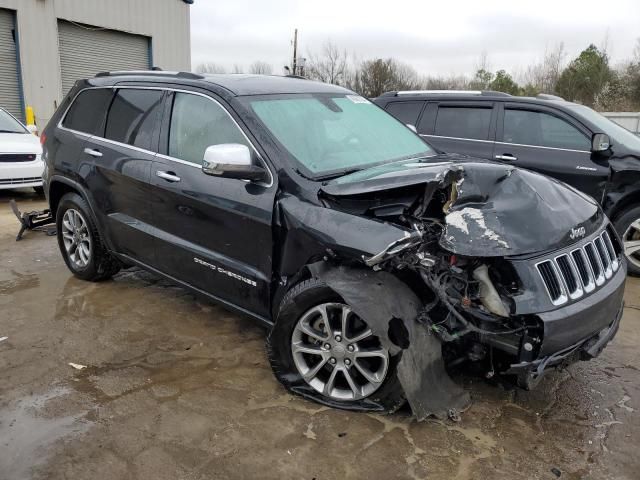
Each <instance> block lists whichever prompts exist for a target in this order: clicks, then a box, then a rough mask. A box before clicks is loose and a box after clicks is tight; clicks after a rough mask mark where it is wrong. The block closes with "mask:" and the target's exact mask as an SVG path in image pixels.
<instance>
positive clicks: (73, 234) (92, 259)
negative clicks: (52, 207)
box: [56, 193, 120, 282]
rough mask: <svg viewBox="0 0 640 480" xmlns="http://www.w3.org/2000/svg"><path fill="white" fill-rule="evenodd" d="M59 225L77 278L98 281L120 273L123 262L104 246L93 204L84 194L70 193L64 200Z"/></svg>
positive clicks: (66, 256) (63, 246) (64, 254)
mask: <svg viewBox="0 0 640 480" xmlns="http://www.w3.org/2000/svg"><path fill="white" fill-rule="evenodd" d="M56 227H57V236H58V246H59V247H60V252H61V253H62V258H63V259H64V262H65V263H66V264H67V267H68V268H69V270H71V272H72V273H73V274H74V275H75V276H76V277H78V278H81V279H83V280H88V281H92V282H98V281H101V280H106V279H108V278H111V277H112V276H113V275H115V274H116V273H118V271H119V270H120V263H119V262H118V260H117V259H115V258H114V257H113V256H112V255H111V254H110V253H109V252H108V250H107V249H106V247H105V246H104V243H103V242H102V239H101V238H100V234H99V232H98V229H97V227H96V224H95V222H94V220H93V217H92V215H91V211H90V209H89V205H87V202H86V201H85V200H84V199H83V198H82V197H81V196H80V195H78V194H76V193H67V194H66V195H64V196H63V197H62V199H60V203H59V204H58V210H57V212H56Z"/></svg>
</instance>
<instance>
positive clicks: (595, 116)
mask: <svg viewBox="0 0 640 480" xmlns="http://www.w3.org/2000/svg"><path fill="white" fill-rule="evenodd" d="M375 103H377V104H378V105H379V106H381V107H382V108H384V109H385V110H386V111H387V112H389V113H391V114H392V115H394V116H395V117H396V118H398V119H399V120H401V121H402V122H403V123H406V124H410V125H413V126H414V127H415V128H416V129H417V132H418V133H419V134H420V135H421V136H422V137H424V138H425V139H427V140H428V141H429V143H430V144H431V145H433V146H434V147H436V148H437V149H439V150H442V151H444V152H455V153H462V154H467V155H471V156H473V157H480V158H490V159H494V160H496V161H499V162H503V163H506V164H509V165H514V166H517V167H521V168H528V169H531V170H535V171H537V172H541V173H544V174H546V175H550V176H552V177H555V178H557V179H559V180H562V181H563V182H566V183H568V184H569V185H572V186H574V187H575V188H577V189H579V190H582V191H583V192H585V193H587V194H589V195H591V196H592V197H593V198H595V199H596V200H597V201H598V202H600V204H601V205H602V207H603V208H604V211H605V212H606V214H607V215H608V216H609V218H610V219H611V220H612V221H613V224H614V225H615V227H616V230H617V231H618V233H619V234H620V235H621V237H622V239H623V242H624V250H625V254H626V257H627V260H628V261H629V271H630V272H631V273H633V274H636V275H640V137H638V136H636V135H634V134H633V133H631V132H629V131H628V130H626V129H624V128H623V127H621V126H619V125H617V124H615V123H613V122H612V121H610V120H608V119H606V118H605V117H603V116H602V115H600V114H599V113H596V112H595V111H593V110H591V109H590V108H589V107H585V106H584V105H578V104H575V103H571V102H566V101H564V100H563V99H562V98H560V97H556V96H553V95H544V94H542V95H538V96H537V97H536V98H526V97H514V96H511V95H508V94H505V93H500V92H479V91H478V92H469V91H447V90H444V91H443V90H431V91H403V92H388V93H385V94H383V95H382V96H380V97H378V98H377V99H375Z"/></svg>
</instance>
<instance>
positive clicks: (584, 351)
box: [504, 304, 624, 390]
mask: <svg viewBox="0 0 640 480" xmlns="http://www.w3.org/2000/svg"><path fill="white" fill-rule="evenodd" d="M623 310H624V304H622V305H621V306H620V309H619V310H618V313H617V314H616V316H615V319H614V321H613V322H612V323H611V325H609V326H608V327H606V328H603V329H602V330H600V332H598V333H597V334H596V335H594V336H592V337H591V338H588V339H587V340H582V341H580V342H578V343H576V344H574V345H571V346H570V347H567V348H565V349H563V350H560V351H559V352H556V353H554V354H552V355H549V356H546V357H544V358H540V359H538V360H534V361H532V362H522V363H517V364H513V365H511V367H510V368H509V369H508V370H507V371H505V372H504V374H507V375H516V376H517V379H518V385H519V386H520V387H522V388H524V389H526V390H531V389H532V388H534V387H535V386H536V385H537V384H538V383H539V382H540V380H541V379H542V376H543V374H544V372H545V370H547V369H548V368H552V367H562V366H566V365H569V364H571V363H574V362H576V361H578V360H591V359H592V358H595V357H597V356H598V355H600V353H601V352H602V350H603V349H604V347H605V346H606V345H607V343H609V341H610V340H611V339H612V338H613V337H614V336H615V335H616V333H617V332H618V328H619V327H620V319H621V318H622V312H623Z"/></svg>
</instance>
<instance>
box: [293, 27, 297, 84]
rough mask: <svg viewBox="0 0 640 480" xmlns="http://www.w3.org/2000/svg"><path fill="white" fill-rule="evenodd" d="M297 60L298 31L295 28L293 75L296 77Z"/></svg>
mask: <svg viewBox="0 0 640 480" xmlns="http://www.w3.org/2000/svg"><path fill="white" fill-rule="evenodd" d="M297 58H298V29H297V28H296V29H295V31H294V32H293V72H292V73H293V75H296V74H297V73H298V72H297V62H298V60H297Z"/></svg>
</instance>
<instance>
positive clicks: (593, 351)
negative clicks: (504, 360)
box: [502, 269, 626, 390]
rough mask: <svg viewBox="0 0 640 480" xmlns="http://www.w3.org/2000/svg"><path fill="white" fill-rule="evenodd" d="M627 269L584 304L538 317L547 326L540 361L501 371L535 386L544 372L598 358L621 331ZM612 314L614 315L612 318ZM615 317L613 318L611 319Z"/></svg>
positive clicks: (521, 381)
mask: <svg viewBox="0 0 640 480" xmlns="http://www.w3.org/2000/svg"><path fill="white" fill-rule="evenodd" d="M625 276H626V271H625V269H620V271H618V273H617V274H616V276H615V277H614V278H612V279H611V281H610V282H609V283H608V284H607V285H606V286H605V287H604V288H602V289H601V290H600V291H598V292H596V293H594V294H593V295H591V296H590V297H587V298H585V299H583V300H582V301H581V302H578V303H575V304H572V305H569V306H567V307H564V308H559V309H557V310H553V311H551V312H545V313H541V314H539V315H538V317H539V318H540V320H541V321H542V323H543V325H544V341H543V344H542V346H541V349H540V353H539V358H537V359H536V360H532V361H523V362H519V363H514V364H511V365H510V366H509V368H508V369H507V370H506V371H504V372H502V373H504V374H506V375H516V377H517V382H518V385H519V386H521V387H522V388H525V389H527V390H528V389H531V388H533V387H535V386H536V385H537V384H538V382H539V381H540V379H541V378H542V375H543V373H544V372H545V370H547V369H549V368H552V367H562V366H566V365H569V364H571V363H574V362H576V361H578V360H590V359H591V358H595V357H597V356H598V355H600V353H601V352H602V350H603V349H604V347H605V346H606V345H607V343H609V341H611V339H612V338H613V337H614V336H615V335H616V333H617V332H618V328H619V326H620V319H621V318H622V313H623V309H624V301H623V295H624V285H625ZM612 312H615V313H614V314H613V316H612ZM612 317H613V318H612Z"/></svg>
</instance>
